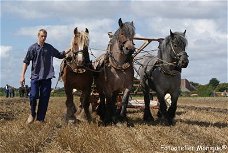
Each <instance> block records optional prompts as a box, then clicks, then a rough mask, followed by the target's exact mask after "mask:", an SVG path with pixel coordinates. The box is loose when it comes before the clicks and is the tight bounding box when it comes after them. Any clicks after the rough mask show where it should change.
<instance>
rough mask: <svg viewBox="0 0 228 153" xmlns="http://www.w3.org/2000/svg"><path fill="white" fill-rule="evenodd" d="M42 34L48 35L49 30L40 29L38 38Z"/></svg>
mask: <svg viewBox="0 0 228 153" xmlns="http://www.w3.org/2000/svg"><path fill="white" fill-rule="evenodd" d="M40 32H43V33H45V34H46V35H47V30H45V29H40V30H39V31H38V36H39V35H40Z"/></svg>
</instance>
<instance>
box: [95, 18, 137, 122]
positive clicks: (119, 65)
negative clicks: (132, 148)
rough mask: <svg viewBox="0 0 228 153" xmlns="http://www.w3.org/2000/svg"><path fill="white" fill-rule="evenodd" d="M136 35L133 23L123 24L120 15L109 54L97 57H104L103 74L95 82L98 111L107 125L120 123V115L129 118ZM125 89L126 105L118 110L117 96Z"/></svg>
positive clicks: (123, 103) (123, 104) (124, 100)
mask: <svg viewBox="0 0 228 153" xmlns="http://www.w3.org/2000/svg"><path fill="white" fill-rule="evenodd" d="M134 35H135V27H134V24H133V22H125V23H123V22H122V20H121V18H120V19H119V29H118V30H117V31H116V32H115V34H114V35H113V36H112V38H111V40H110V42H109V45H108V50H107V53H106V54H103V55H101V56H100V57H99V58H98V59H97V60H96V61H99V62H100V60H101V59H102V57H103V59H104V61H103V65H102V66H100V67H101V69H100V73H98V74H97V76H95V84H96V87H97V90H98V93H99V96H100V104H99V106H98V110H97V112H98V115H100V118H101V120H102V121H103V123H104V124H105V125H106V124H109V123H112V122H113V123H116V121H117V120H116V119H117V118H116V117H117V115H118V119H120V118H121V119H127V118H126V108H127V104H128V98H129V94H130V91H131V88H132V85H133V78H134V69H133V58H132V54H133V53H134V51H135V47H134V43H133V38H134ZM100 63H102V62H100ZM122 91H123V98H122V108H120V109H119V110H116V97H117V95H118V93H119V92H122Z"/></svg>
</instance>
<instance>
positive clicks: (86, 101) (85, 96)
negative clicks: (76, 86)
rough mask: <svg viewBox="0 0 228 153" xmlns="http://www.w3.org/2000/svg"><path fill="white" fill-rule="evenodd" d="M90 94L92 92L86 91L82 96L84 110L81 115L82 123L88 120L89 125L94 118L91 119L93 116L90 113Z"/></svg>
mask: <svg viewBox="0 0 228 153" xmlns="http://www.w3.org/2000/svg"><path fill="white" fill-rule="evenodd" d="M90 93H91V90H86V91H83V92H82V95H81V106H82V110H81V112H80V114H79V118H80V120H82V121H84V120H87V121H88V122H89V123H90V122H91V121H92V117H91V114H90V111H89V105H90V101H89V97H90Z"/></svg>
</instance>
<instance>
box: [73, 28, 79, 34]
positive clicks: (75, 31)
mask: <svg viewBox="0 0 228 153" xmlns="http://www.w3.org/2000/svg"><path fill="white" fill-rule="evenodd" d="M76 33H78V28H77V27H76V28H75V29H74V34H75V35H76Z"/></svg>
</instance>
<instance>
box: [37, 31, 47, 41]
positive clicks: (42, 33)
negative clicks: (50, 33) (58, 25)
mask: <svg viewBox="0 0 228 153" xmlns="http://www.w3.org/2000/svg"><path fill="white" fill-rule="evenodd" d="M46 38H47V34H46V33H44V32H43V31H40V33H39V34H38V40H39V42H40V43H44V42H45V40H46Z"/></svg>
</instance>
